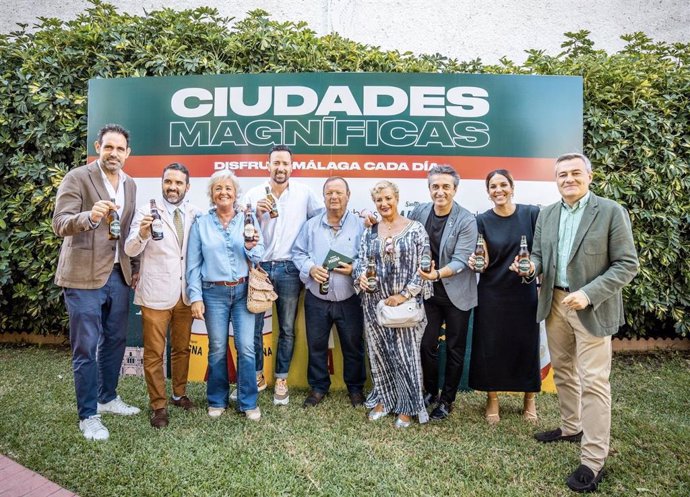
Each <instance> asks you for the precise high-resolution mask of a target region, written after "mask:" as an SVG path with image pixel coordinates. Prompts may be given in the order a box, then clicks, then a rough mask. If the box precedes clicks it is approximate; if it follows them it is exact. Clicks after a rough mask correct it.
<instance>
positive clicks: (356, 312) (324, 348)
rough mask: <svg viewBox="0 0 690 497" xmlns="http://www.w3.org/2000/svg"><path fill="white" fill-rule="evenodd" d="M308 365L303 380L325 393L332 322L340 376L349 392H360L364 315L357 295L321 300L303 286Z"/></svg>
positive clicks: (364, 372) (328, 383) (327, 384)
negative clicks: (337, 341) (339, 352)
mask: <svg viewBox="0 0 690 497" xmlns="http://www.w3.org/2000/svg"><path fill="white" fill-rule="evenodd" d="M304 314H305V321H306V325H307V347H308V349H309V366H308V367H307V380H308V381H309V386H310V387H311V389H312V390H314V391H315V392H319V393H327V392H328V389H329V388H330V386H331V376H330V374H329V372H328V336H329V335H330V333H331V327H332V326H333V324H334V323H335V327H336V330H338V338H340V348H341V350H342V352H343V379H344V380H345V384H346V385H347V390H348V391H349V392H350V393H362V389H363V388H364V381H365V380H366V370H365V369H364V337H363V335H362V334H363V331H364V316H363V314H362V304H361V302H360V300H359V295H353V296H352V297H350V298H349V299H347V300H343V301H342V302H329V301H327V300H321V299H320V298H318V297H316V296H314V295H312V293H311V292H310V291H309V290H307V292H306V295H305V296H304Z"/></svg>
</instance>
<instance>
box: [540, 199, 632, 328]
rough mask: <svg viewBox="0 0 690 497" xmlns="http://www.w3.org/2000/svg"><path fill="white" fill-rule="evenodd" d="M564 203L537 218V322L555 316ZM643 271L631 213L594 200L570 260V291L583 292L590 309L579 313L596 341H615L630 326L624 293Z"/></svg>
mask: <svg viewBox="0 0 690 497" xmlns="http://www.w3.org/2000/svg"><path fill="white" fill-rule="evenodd" d="M560 218H561V202H560V201H559V202H556V203H555V204H551V205H549V206H548V207H545V208H544V209H543V210H542V211H541V212H540V213H539V217H538V218H537V226H536V228H535V233H534V241H533V244H532V254H531V259H532V262H534V264H535V266H536V274H537V275H539V274H541V275H542V281H541V291H540V292H539V306H538V309H537V321H542V320H544V319H546V318H547V316H548V315H549V313H550V312H551V303H552V300H553V286H554V282H555V280H556V262H557V259H558V227H559V223H560ZM638 268H639V262H638V260H637V252H636V251H635V244H634V242H633V236H632V229H631V226H630V217H629V216H628V213H627V211H626V210H625V209H624V208H623V207H621V206H620V205H619V204H617V203H616V202H614V201H612V200H608V199H605V198H602V197H598V196H597V195H594V194H593V193H592V194H591V195H590V198H589V201H588V202H587V206H586V207H585V212H584V213H583V215H582V220H581V221H580V225H579V226H578V229H577V232H576V234H575V240H574V241H573V246H572V249H571V251H570V257H569V259H568V267H567V274H568V284H569V285H570V291H571V292H574V291H577V290H582V291H584V292H585V293H586V294H587V296H588V297H589V300H590V302H591V305H589V306H587V307H586V308H585V309H583V310H580V311H577V315H578V317H579V318H580V321H581V322H582V324H583V325H584V327H585V328H587V331H589V332H590V333H591V334H592V335H594V336H597V337H605V336H609V335H613V334H615V333H616V332H617V331H618V328H620V326H622V325H623V323H625V319H624V316H623V295H622V288H623V287H624V286H625V285H627V284H628V283H630V281H631V280H632V279H633V278H634V277H635V275H636V274H637V271H638Z"/></svg>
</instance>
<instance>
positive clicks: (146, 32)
mask: <svg viewBox="0 0 690 497" xmlns="http://www.w3.org/2000/svg"><path fill="white" fill-rule="evenodd" d="M20 28H21V29H20V30H18V31H16V32H13V33H10V34H9V35H0V175H2V178H3V182H2V183H1V184H0V311H1V312H0V330H3V331H31V332H34V333H64V332H65V329H66V316H65V311H64V307H63V304H62V302H61V300H60V291H59V289H58V288H56V287H55V286H54V285H53V283H52V278H53V274H54V271H55V267H56V262H57V255H58V252H59V247H60V242H61V241H60V240H59V239H58V238H56V237H55V236H54V235H53V233H52V230H51V228H50V218H51V216H52V209H53V204H54V197H55V193H56V189H57V186H58V185H59V183H60V180H61V179H62V177H63V176H64V174H65V172H66V171H68V170H69V169H71V168H73V167H76V166H79V165H81V164H83V163H84V162H85V160H86V148H85V140H86V134H87V133H86V91H87V82H88V80H89V79H91V78H97V77H103V78H116V77H142V76H164V75H184V74H220V73H223V74H230V73H256V72H296V71H300V72H308V71H332V72H339V71H342V72H349V71H380V72H469V73H479V72H490V73H503V74H516V73H520V74H568V75H582V76H583V77H584V81H585V116H584V124H585V152H586V153H587V154H588V155H589V156H590V157H591V158H592V161H593V163H594V165H595V176H596V178H595V190H596V191H597V192H598V193H601V194H603V195H604V196H607V197H611V198H613V199H616V200H618V201H619V202H621V203H622V204H624V205H625V206H626V207H627V208H628V209H629V211H630V214H631V218H632V221H633V229H634V232H635V240H636V242H637V246H638V249H639V251H640V260H641V264H642V268H641V272H640V275H639V276H638V277H637V278H636V279H635V281H634V282H633V284H632V285H630V286H629V287H627V288H626V290H625V292H626V307H627V316H628V323H629V325H630V330H629V332H630V333H633V334H639V335H646V334H650V333H653V332H654V330H658V329H662V328H667V327H671V326H673V327H674V328H675V331H676V332H677V333H678V334H680V335H683V336H685V335H687V334H688V333H690V316H688V299H689V298H690V297H689V295H690V291H689V290H690V285H689V280H690V265H689V264H688V263H687V262H686V261H687V260H688V255H689V254H688V250H689V249H688V247H689V246H690V240H689V236H688V229H689V228H688V225H689V224H690V223H689V221H690V219H689V218H690V208H689V205H688V202H690V200H689V199H690V178H688V174H687V173H688V157H689V155H690V136H689V135H688V130H689V129H690V122H689V119H688V104H689V102H688V99H689V98H690V97H689V95H690V74H689V73H688V59H689V58H690V45H688V44H672V45H670V44H666V43H653V42H652V41H651V40H650V39H649V38H647V37H646V36H645V35H643V34H641V33H635V34H633V35H629V36H625V37H623V38H624V39H625V40H626V41H627V42H628V44H627V46H626V47H625V48H624V49H623V50H622V51H621V52H619V53H616V54H613V55H608V54H606V53H605V52H603V51H600V50H595V49H594V47H593V43H592V42H591V41H590V40H589V38H588V33H587V32H578V33H566V42H565V43H564V44H563V48H564V51H563V52H562V53H561V54H559V55H557V56H549V55H546V54H545V53H544V52H543V51H540V50H529V51H528V52H527V54H528V58H527V60H526V61H525V63H524V64H522V65H517V64H515V63H513V62H512V61H510V60H508V59H502V60H501V63H500V64H498V65H484V64H482V62H481V60H479V59H474V60H470V61H467V62H459V61H458V60H456V59H450V58H448V57H445V56H443V55H442V54H433V55H414V54H412V53H410V52H405V53H400V52H398V51H383V50H381V49H379V48H378V47H372V46H368V45H363V44H360V43H356V42H353V41H350V40H348V39H345V38H343V37H342V36H340V35H338V34H329V35H326V36H321V37H319V36H317V35H316V33H314V31H312V30H310V29H309V28H308V27H307V26H306V24H304V23H293V22H277V21H273V20H271V19H270V18H269V16H268V14H267V13H266V12H264V11H261V10H256V11H253V12H251V13H250V14H249V15H248V17H247V18H245V19H244V20H242V21H239V22H236V23H233V20H232V19H228V18H223V17H221V16H220V15H219V14H218V12H217V11H216V10H215V9H211V8H205V7H204V8H197V9H194V10H185V11H181V12H176V11H174V10H172V9H164V10H159V11H154V12H150V13H146V14H145V15H143V16H134V15H130V14H125V13H121V12H118V11H117V10H116V9H115V8H114V7H113V6H112V5H109V4H105V3H101V2H100V1H94V2H93V3H92V6H91V8H89V9H87V10H86V11H85V12H84V13H83V14H82V15H80V16H78V17H77V18H76V19H74V20H71V21H60V20H57V19H49V18H40V19H39V22H38V23H37V25H36V26H35V30H32V31H27V30H26V26H25V25H23V26H20Z"/></svg>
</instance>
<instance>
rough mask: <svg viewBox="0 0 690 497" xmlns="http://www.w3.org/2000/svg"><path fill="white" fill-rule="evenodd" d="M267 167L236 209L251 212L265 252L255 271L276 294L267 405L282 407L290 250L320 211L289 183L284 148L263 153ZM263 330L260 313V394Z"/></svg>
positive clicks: (308, 194) (295, 285)
mask: <svg viewBox="0 0 690 497" xmlns="http://www.w3.org/2000/svg"><path fill="white" fill-rule="evenodd" d="M268 161H269V164H268V171H269V174H270V178H269V180H268V181H267V182H265V183H262V184H260V185H258V186H256V187H254V188H252V189H250V190H249V191H248V192H247V193H246V194H245V195H244V197H243V199H242V201H241V204H242V205H247V204H248V203H250V204H251V206H252V208H253V209H255V210H256V217H257V218H258V220H259V225H260V228H261V233H262V234H263V236H264V244H265V247H266V251H265V253H264V258H263V260H262V262H261V267H263V269H264V270H266V272H267V273H268V275H269V277H270V278H271V281H272V282H273V286H274V288H275V291H276V293H277V294H278V300H277V301H276V310H277V313H278V328H279V335H278V350H277V358H276V365H275V378H276V381H275V388H274V393H273V403H274V404H276V405H286V404H287V403H288V402H289V400H290V396H289V393H288V385H287V377H288V371H289V369H290V361H291V360H292V351H293V348H294V344H295V317H296V316H297V301H298V299H299V294H300V291H301V289H302V282H301V281H300V277H299V270H298V269H297V268H296V267H295V265H294V263H293V262H292V260H291V259H292V255H291V252H292V245H293V243H294V242H295V239H296V238H297V235H298V234H299V232H300V229H301V228H302V225H303V224H304V223H305V222H306V221H307V219H309V218H311V217H312V216H314V214H316V213H317V212H318V211H320V210H321V209H322V208H323V200H322V199H321V198H320V197H319V196H318V195H316V194H315V193H314V192H313V191H312V190H311V189H310V188H309V187H307V186H306V185H304V184H302V183H299V182H295V181H290V174H291V173H292V151H291V150H290V149H289V148H288V147H287V146H285V145H276V146H274V147H273V148H272V149H271V151H270V152H269V153H268ZM267 191H268V192H269V193H270V195H269V194H267ZM269 196H270V197H272V198H269ZM276 209H277V214H278V215H277V216H275V214H276ZM271 211H273V214H272V213H271ZM271 216H273V217H271ZM263 325H264V315H263V313H262V314H257V315H256V326H255V328H254V347H255V350H256V378H257V384H258V386H259V390H263V389H265V388H266V382H265V380H264V377H263V336H262V332H263Z"/></svg>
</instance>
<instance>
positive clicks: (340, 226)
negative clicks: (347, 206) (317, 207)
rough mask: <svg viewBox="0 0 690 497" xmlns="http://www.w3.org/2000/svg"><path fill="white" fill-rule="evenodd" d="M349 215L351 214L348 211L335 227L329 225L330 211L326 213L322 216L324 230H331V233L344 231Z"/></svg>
mask: <svg viewBox="0 0 690 497" xmlns="http://www.w3.org/2000/svg"><path fill="white" fill-rule="evenodd" d="M348 214H349V212H348V211H347V210H346V211H345V214H343V217H341V218H340V220H339V221H338V224H336V225H335V226H334V225H332V224H329V223H328V211H326V212H324V213H323V214H322V215H321V224H322V225H323V227H324V228H330V229H331V231H334V232H336V233H337V232H338V231H340V230H342V229H343V226H345V222H346V220H347V216H348Z"/></svg>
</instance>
